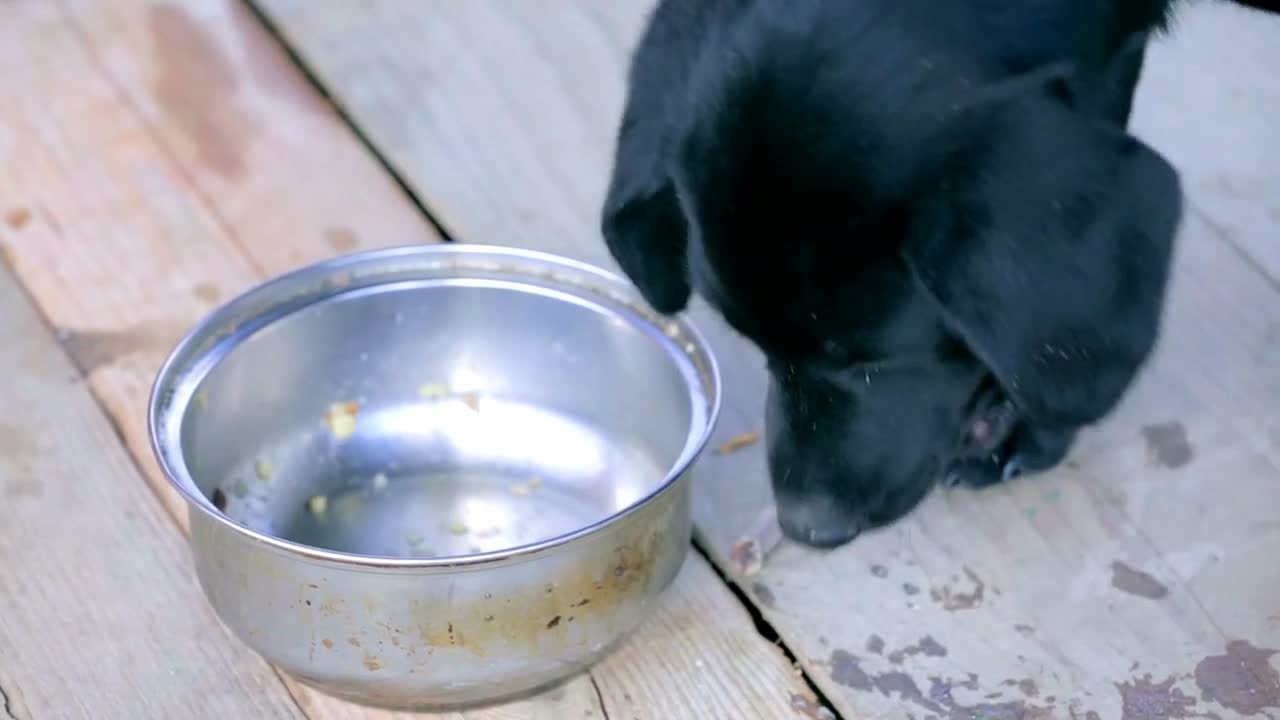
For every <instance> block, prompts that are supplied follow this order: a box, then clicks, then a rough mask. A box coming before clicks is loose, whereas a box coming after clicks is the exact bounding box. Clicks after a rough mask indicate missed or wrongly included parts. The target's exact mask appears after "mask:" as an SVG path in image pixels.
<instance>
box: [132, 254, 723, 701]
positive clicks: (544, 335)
mask: <svg viewBox="0 0 1280 720" xmlns="http://www.w3.org/2000/svg"><path fill="white" fill-rule="evenodd" d="M719 394H720V393H719V376H718V372H717V370H716V366H715V362H714V360H713V358H712V356H711V355H710V353H709V352H708V350H707V346H706V345H705V343H704V342H703V340H702V339H701V337H700V336H699V335H698V333H697V331H696V330H695V329H694V328H692V327H691V326H690V325H689V324H687V323H686V322H685V321H683V320H674V321H673V320H668V319H664V318H661V317H659V316H657V315H655V314H654V313H652V311H650V310H648V309H647V308H646V306H644V304H643V302H642V301H641V300H640V297H639V295H638V294H637V293H636V292H635V291H634V290H633V289H632V287H631V286H630V285H629V284H627V283H625V282H624V281H622V280H620V279H619V278H618V277H616V276H614V275H611V274H609V273H606V272H604V271H601V270H599V269H596V268H593V267H589V266H586V265H583V264H580V263H577V262H574V261H570V260H565V259H562V258H557V257H553V256H549V255H545V254H541V253H535V252H527V251H521V250H512V249H506V248H497V247H491V246H483V247H481V246H465V245H437V246H428V247H411V248H396V249H390V250H380V251H374V252H366V253H359V254H355V255H348V256H343V257H339V258H337V259H334V260H330V261H327V262H323V263H320V264H317V265H313V266H310V267H307V268H304V269H302V270H299V271H296V272H293V273H290V274H288V275H285V276H283V277H280V278H277V279H275V280H272V281H270V282H268V283H266V284H264V285H261V286H259V287H257V288H255V289H253V290H251V291H249V292H248V293H246V294H244V295H242V296H240V297H238V298H236V299H235V300H233V301H232V302H230V303H228V304H227V305H225V306H224V307H222V308H220V309H218V310H217V311H216V312H214V313H213V314H212V315H211V316H210V317H209V318H208V319H207V320H205V321H204V322H203V323H201V324H200V325H199V326H198V327H197V328H196V329H195V330H194V331H193V332H192V333H191V334H190V335H189V336H187V337H186V338H185V339H184V340H183V341H182V342H181V343H180V344H179V345H178V347H177V348H176V349H175V350H174V351H173V353H172V355H171V356H170V357H169V359H168V360H167V361H166V363H165V365H164V367H163V368H162V369H161V371H160V373H159V376H158V378H157V380H156V384H155V387H154V389H153V392H152V396H151V404H150V408H149V422H150V431H151V440H152V446H153V449H154V451H155V453H156V456H157V458H158V460H159V462H160V466H161V467H162V468H163V470H164V472H165V474H166V475H167V476H168V478H169V480H170V482H171V483H172V484H173V486H174V487H175V488H177V490H178V492H180V493H181V494H182V495H183V496H184V497H185V498H186V500H187V501H188V504H189V516H190V521H191V545H192V549H193V555H194V559H195V566H196V570H197V573H198V575H199V579H200V583H201V585H202V587H203V589H204V592H205V594H206V596H207V597H208V600H209V602H210V604H211V605H212V606H213V608H214V609H215V610H216V612H217V614H218V615H219V617H220V618H221V619H222V621H223V622H224V623H225V624H226V625H227V626H228V627H229V628H230V629H231V630H232V631H233V632H234V633H235V634H236V635H237V636H238V637H239V638H240V639H241V640H242V641H244V642H245V643H246V644H247V645H249V646H250V647H252V648H253V649H254V650H255V651H257V652H258V653H259V654H261V655H262V656H263V657H265V658H266V659H267V660H268V661H269V662H271V663H273V664H274V665H276V666H277V667H279V668H281V669H283V670H284V671H286V672H288V673H289V674H290V675H293V676H294V677H296V678H298V679H300V680H302V681H303V682H305V683H308V684H310V685H313V686H315V687H317V688H319V689H321V690H323V691H325V692H327V693H330V694H333V695H336V696H339V697H342V698H346V699H349V700H352V701H355V702H359V703H363V704H366V705H375V706H381V707H388V708H395V709H412V710H421V709H439V708H447V707H456V706H459V705H471V704H475V703H483V702H492V701H498V700H502V699H508V698H511V697H515V696H519V695H522V694H524V693H527V692H530V691H533V690H536V689H539V688H541V687H544V686H547V685H550V684H553V683H556V682H558V681H561V680H563V679H565V678H567V677H569V676H571V675H573V674H575V673H578V672H580V671H582V670H584V669H586V668H588V667H589V666H590V665H592V664H593V663H594V662H596V661H597V660H599V659H600V658H601V657H602V656H603V655H604V654H605V653H607V652H608V651H609V649H610V648H611V647H612V646H614V645H615V644H616V643H617V642H618V641H619V640H620V639H622V638H623V637H625V636H626V635H627V634H628V633H630V632H631V631H633V630H634V629H635V628H636V627H637V626H638V625H639V624H640V623H641V622H642V621H643V620H645V619H646V618H647V617H648V616H649V615H650V614H651V613H652V612H653V609H654V605H655V601H656V600H657V598H658V597H659V595H660V594H661V593H662V591H663V590H664V589H666V588H667V586H668V585H669V584H670V583H671V581H672V579H673V578H674V577H675V575H676V573H677V571H678V570H679V568H680V566H681V564H682V562H683V560H684V557H685V554H686V552H687V549H688V544H689V540H690V526H691V522H690V513H689V477H688V469H689V466H690V464H691V463H692V462H693V461H694V460H695V458H696V457H697V456H698V455H699V454H700V453H701V452H702V450H703V448H704V446H705V443H706V441H707V438H708V435H709V433H710V431H711V429H712V426H713V425H714V424H715V421H716V418H717V415H718V412H719Z"/></svg>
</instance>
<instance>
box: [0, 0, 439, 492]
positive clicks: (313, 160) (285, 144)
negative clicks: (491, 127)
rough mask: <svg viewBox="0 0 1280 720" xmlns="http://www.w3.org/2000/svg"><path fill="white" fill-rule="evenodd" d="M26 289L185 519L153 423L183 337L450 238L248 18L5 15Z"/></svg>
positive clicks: (12, 192) (15, 240) (14, 254)
mask: <svg viewBox="0 0 1280 720" xmlns="http://www.w3.org/2000/svg"><path fill="white" fill-rule="evenodd" d="M0 95H3V97H4V98H5V106H4V111H3V115H2V116H0V119H2V122H0V166H3V167H4V168H5V172H4V173H3V176H2V177H0V213H3V214H5V216H6V217H10V218H23V219H22V221H21V222H11V223H8V224H7V226H2V227H3V230H4V234H3V245H0V247H2V248H3V249H4V251H5V252H6V253H7V254H8V256H9V257H10V259H11V261H12V263H13V266H14V268H15V271H16V272H17V274H18V276H19V277H20V279H21V280H22V281H23V283H24V284H25V285H26V286H27V287H28V288H29V289H30V291H31V293H32V294H33V296H34V297H35V298H36V299H37V302H38V304H39V306H40V309H41V311H42V312H43V313H44V314H45V317H46V318H47V319H48V320H49V322H50V323H52V324H53V325H54V326H55V327H56V328H58V330H59V332H60V337H61V338H62V340H63V341H64V343H65V344H66V346H67V349H68V350H69V351H70V352H71V354H72V357H73V359H74V360H75V361H76V363H77V365H79V366H80V368H81V370H82V371H83V372H84V373H85V374H86V375H87V376H88V377H89V379H90V382H91V384H92V386H93V389H94V391H95V392H96V393H97V394H98V396H99V397H100V398H101V399H102V401H103V402H104V403H105V405H106V406H107V407H108V409H109V410H110V412H111V414H112V416H113V417H116V418H119V419H121V420H123V421H122V422H121V423H120V427H121V431H122V433H123V434H124V436H125V438H126V439H127V441H128V444H129V447H130V449H131V450H132V451H133V454H134V455H135V457H137V458H139V459H140V460H141V461H142V463H143V464H144V467H145V468H146V470H147V475H148V478H149V479H151V480H152V481H153V483H154V485H155V487H156V488H157V491H158V492H159V493H160V494H161V496H162V498H164V499H165V502H166V504H167V505H168V506H169V508H170V510H171V512H173V513H174V515H175V516H178V517H181V516H184V515H185V511H183V509H182V507H181V504H180V502H179V501H178V500H177V498H176V496H175V495H174V494H173V493H171V491H169V489H168V488H167V487H165V486H164V485H163V483H161V482H160V481H159V474H158V470H157V468H156V467H155V466H154V464H153V462H152V460H151V454H150V451H149V449H148V448H147V445H146V438H145V434H144V430H145V429H144V427H143V422H142V418H143V416H144V412H145V400H146V394H147V391H148V390H149V385H150V382H151V377H152V375H153V373H154V370H155V368H156V367H158V364H159V362H160V360H161V359H162V358H163V356H164V353H165V352H167V351H168V349H169V348H170V347H171V346H172V344H173V343H174V342H175V341H176V340H177V338H178V337H179V336H180V335H181V333H183V332H185V331H186V329H187V328H189V327H190V326H191V325H193V324H194V323H195V322H196V321H197V320H198V319H199V318H200V317H201V316H202V315H203V314H204V313H206V312H207V311H209V310H210V309H211V308H213V307H214V306H216V305H217V304H218V303H220V302H221V301H223V300H225V299H228V298H230V297H231V296H232V295H234V294H235V293H237V292H239V291H241V290H243V289H245V288H246V287H248V286H249V285H251V284H252V283H253V282H255V281H257V280H259V279H260V278H261V277H263V276H264V275H265V274H270V273H278V272H282V271H284V270H287V269H290V268H292V267H295V266H297V265H298V264H301V263H304V262H309V261H314V260H318V259H321V258H323V257H326V256H329V255H332V254H334V253H337V252H343V251H348V250H354V249H357V248H362V247H373V246H379V245H389V244H408V243H420V242H431V241H434V240H435V239H436V238H435V236H434V235H433V234H432V231H431V229H430V226H429V225H428V223H427V222H426V220H425V219H424V218H422V217H421V216H420V215H419V214H418V213H417V212H416V209H415V208H414V207H413V206H412V204H411V203H409V202H406V201H405V199H404V198H403V197H401V193H400V192H399V190H398V188H396V187H395V185H394V183H393V182H392V181H391V180H390V178H389V177H388V176H387V175H386V173H385V172H384V171H383V170H382V169H381V167H379V165H378V163H377V162H376V161H375V160H374V159H373V158H371V157H370V156H369V154H368V153H367V152H366V151H365V150H364V148H362V147H360V146H359V144H358V143H357V142H356V141H355V139H354V137H353V136H352V134H351V133H350V132H349V131H348V130H347V129H346V128H345V127H344V126H343V125H342V123H341V122H340V120H339V119H338V117H337V115H336V114H335V113H334V112H333V111H332V109H330V108H327V107H326V106H325V105H324V104H323V103H322V102H321V101H320V100H319V96H318V95H317V94H316V93H315V92H314V91H312V90H311V89H310V88H309V87H308V86H307V85H306V84H305V81H304V79H303V76H302V74H301V72H299V71H298V70H297V68H295V67H293V66H292V65H290V64H289V63H288V62H287V57H286V55H285V53H284V52H283V51H282V50H281V49H280V48H278V47H277V46H276V45H275V44H274V41H273V40H272V39H271V38H270V36H269V35H268V34H266V33H265V32H264V30H263V29H262V28H261V27H260V26H258V25H257V24H256V21H254V20H253V19H252V17H251V16H250V15H249V14H248V13H247V11H246V10H245V9H244V8H243V7H241V6H240V5H239V4H237V3H234V2H229V1H228V2H224V1H222V0H218V1H216V2H198V1H194V0H188V1H184V2H168V3H152V4H142V3H137V2H129V1H127V0H120V1H116V2H99V1H98V0H89V1H85V0H55V1H51V2H47V3H44V2H41V3H7V4H5V5H3V6H0Z"/></svg>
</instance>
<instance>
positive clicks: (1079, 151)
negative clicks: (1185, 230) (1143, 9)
mask: <svg viewBox="0 0 1280 720" xmlns="http://www.w3.org/2000/svg"><path fill="white" fill-rule="evenodd" d="M982 98H983V99H982V101H981V103H982V105H981V106H980V107H973V108H968V109H966V118H967V119H966V120H965V122H964V123H963V126H962V127H963V133H964V136H963V137H960V138H957V143H956V145H957V146H958V147H960V148H961V150H959V151H958V152H956V153H955V154H954V155H953V156H952V157H950V158H949V160H948V163H947V169H946V171H945V172H943V173H942V175H941V180H940V182H939V183H938V184H937V186H936V187H933V188H931V189H929V190H927V191H925V192H924V193H923V195H922V197H923V198H924V199H923V200H922V201H921V203H920V205H919V207H917V208H916V209H915V210H916V212H915V213H914V214H913V220H912V228H911V231H910V233H909V238H908V241H907V242H906V244H905V246H904V251H903V252H904V257H905V260H906V262H907V264H908V266H909V267H910V268H911V270H912V272H913V274H914V275H915V277H916V279H917V281H918V283H919V284H920V285H921V286H922V287H923V288H924V289H925V290H926V292H927V293H929V294H930V295H932V297H933V298H934V299H935V300H936V302H937V303H938V305H939V307H940V309H941V312H942V315H943V316H944V318H945V321H946V322H947V324H948V325H949V326H950V328H951V329H952V331H954V332H955V333H956V334H958V335H959V336H961V337H962V338H963V339H964V340H965V341H966V343H967V344H968V345H969V347H970V349H971V350H972V351H973V352H974V353H975V354H976V355H977V356H978V357H979V358H980V359H981V360H982V361H983V362H984V363H985V364H986V365H987V367H989V368H990V369H991V371H992V372H993V374H994V375H995V376H996V377H997V379H998V380H999V381H1000V383H1001V385H1002V386H1003V387H1004V389H1005V391H1006V393H1007V394H1008V396H1009V397H1010V398H1012V399H1013V401H1014V403H1015V404H1016V405H1017V406H1018V408H1019V409H1020V410H1021V411H1022V413H1023V414H1024V415H1025V416H1026V417H1028V418H1029V419H1030V420H1031V421H1032V423H1033V424H1037V425H1039V426H1042V427H1071V426H1080V425H1085V424H1089V423H1092V422H1094V421H1096V420H1098V419H1100V418H1101V417H1102V416H1104V415H1106V414H1107V413H1109V412H1110V411H1111V409H1112V408H1113V407H1114V406H1115V405H1116V403H1117V402H1118V401H1119V400H1120V398H1121V396H1122V395H1123V393H1124V392H1125V391H1126V390H1127V388H1128V387H1129V385H1130V384H1131V383H1132V381H1133V378H1134V377H1135V375H1136V374H1137V372H1138V371H1139V369H1140V368H1141V366H1142V365H1143V364H1144V363H1145V362H1146V359H1147V357H1148V356H1149V354H1150V352H1151V349H1152V348H1153V346H1154V344H1155V341H1156V339H1157V336H1158V329H1159V324H1160V320H1161V316H1162V310H1163V305H1164V298H1165V291H1166V284H1167V279H1168V274H1169V268H1170V263H1171V256H1172V250H1173V242H1174V237H1175V234H1176V232H1177V229H1178V226H1179V224H1180V222H1181V217H1182V198H1181V187H1180V183H1179V180H1178V175H1177V173H1176V172H1175V170H1174V169H1173V168H1172V167H1171V166H1170V165H1169V163H1168V162H1166V161H1165V160H1164V159H1163V158H1162V157H1160V155H1158V154H1157V153H1156V152H1154V151H1153V150H1152V149H1151V148H1149V147H1147V146H1145V145H1144V144H1142V143H1141V142H1139V141H1138V140H1136V139H1134V138H1133V137H1131V136H1129V135H1127V134H1125V133H1124V132H1123V131H1122V130H1120V129H1118V128H1116V127H1114V126H1108V125H1105V124H1103V122H1101V121H1098V120H1096V119H1094V117H1091V116H1090V115H1087V114H1085V113H1083V112H1081V111H1079V110H1077V109H1076V108H1075V107H1073V103H1072V101H1071V92H1070V91H1069V85H1064V84H1063V78H1062V75H1061V73H1056V72H1049V73H1040V74H1039V75H1038V76H1037V75H1028V76H1026V77H1022V78H1015V79H1014V80H1011V81H1008V82H1007V83H1005V84H1004V85H1003V86H1000V87H996V88H993V89H991V91H989V92H986V93H984V94H983V96H982Z"/></svg>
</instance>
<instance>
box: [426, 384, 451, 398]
mask: <svg viewBox="0 0 1280 720" xmlns="http://www.w3.org/2000/svg"><path fill="white" fill-rule="evenodd" d="M450 394H451V393H450V391H449V386H448V385H445V384H444V383H425V384H423V386H422V387H420V388H418V395H419V396H420V397H421V398H422V399H424V400H439V399H441V398H447V397H449V395H450Z"/></svg>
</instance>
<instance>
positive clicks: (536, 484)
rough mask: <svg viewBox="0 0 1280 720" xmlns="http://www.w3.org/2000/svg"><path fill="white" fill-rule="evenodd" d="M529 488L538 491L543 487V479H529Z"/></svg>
mask: <svg viewBox="0 0 1280 720" xmlns="http://www.w3.org/2000/svg"><path fill="white" fill-rule="evenodd" d="M529 487H530V488H532V489H534V490H537V489H538V488H540V487H542V478H540V477H532V478H529Z"/></svg>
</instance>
